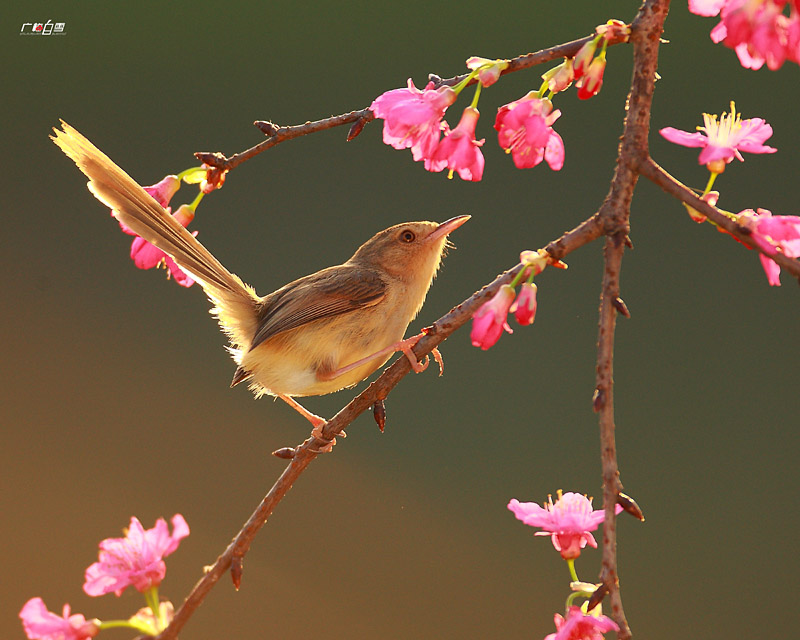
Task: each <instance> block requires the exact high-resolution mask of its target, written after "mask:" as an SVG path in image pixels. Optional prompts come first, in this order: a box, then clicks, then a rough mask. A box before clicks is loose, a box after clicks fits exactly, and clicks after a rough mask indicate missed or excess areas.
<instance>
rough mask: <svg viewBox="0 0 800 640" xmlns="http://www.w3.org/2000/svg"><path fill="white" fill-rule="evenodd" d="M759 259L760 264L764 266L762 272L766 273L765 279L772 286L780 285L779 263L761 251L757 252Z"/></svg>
mask: <svg viewBox="0 0 800 640" xmlns="http://www.w3.org/2000/svg"><path fill="white" fill-rule="evenodd" d="M758 257H759V259H760V260H761V266H762V267H764V273H766V274H767V281H768V282H769V283H770V284H771V285H772V286H773V287H780V286H781V267H780V265H779V264H778V263H777V262H775V261H774V260H772V259H771V258H768V257H767V256H765V255H764V254H763V253H762V254H759V256H758Z"/></svg>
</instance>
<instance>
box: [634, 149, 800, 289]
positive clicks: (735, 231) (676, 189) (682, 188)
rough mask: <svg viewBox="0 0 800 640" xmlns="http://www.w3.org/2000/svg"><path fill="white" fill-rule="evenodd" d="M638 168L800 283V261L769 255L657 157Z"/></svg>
mask: <svg viewBox="0 0 800 640" xmlns="http://www.w3.org/2000/svg"><path fill="white" fill-rule="evenodd" d="M636 169H637V171H638V172H639V173H640V174H642V175H643V176H645V177H646V178H649V179H650V180H652V181H653V182H654V183H655V184H657V185H658V186H659V187H661V188H662V189H663V190H664V191H666V192H667V193H669V194H670V195H673V196H675V197H676V198H677V199H678V200H680V201H681V202H684V203H686V204H687V205H689V206H690V207H692V208H693V209H697V211H699V212H700V213H702V214H703V215H704V216H706V217H707V218H708V219H709V220H711V221H712V222H713V223H714V224H716V225H717V226H718V227H721V228H723V229H725V231H727V232H728V233H730V234H731V235H732V236H733V237H735V238H736V239H737V240H738V241H739V242H741V243H742V244H744V245H746V246H748V247H749V248H751V249H754V250H756V251H758V252H759V253H762V254H764V255H765V256H767V257H768V258H771V259H772V260H774V261H775V262H777V263H778V264H779V265H780V267H781V269H784V270H786V271H787V272H788V273H791V274H792V275H793V276H794V277H795V278H797V280H798V282H800V260H795V259H793V258H789V257H787V256H785V255H784V254H783V253H776V254H770V253H767V252H766V251H764V250H763V249H762V248H761V247H759V246H758V245H757V244H756V243H755V242H753V239H752V238H751V237H750V231H749V229H746V228H745V227H742V226H741V225H739V224H737V223H736V222H735V221H734V220H731V219H730V218H729V217H728V216H726V215H725V214H723V213H721V212H720V211H719V209H717V208H716V207H712V206H711V205H710V204H708V203H707V202H706V201H705V200H701V199H700V198H699V197H698V196H697V194H696V193H695V192H694V191H692V190H691V189H689V187H687V186H686V185H684V184H682V183H681V182H679V181H678V180H676V179H675V178H674V177H673V176H671V175H670V174H669V173H667V172H666V171H664V169H662V168H661V167H660V166H659V165H658V164H657V163H656V162H655V160H653V159H652V158H650V157H645V158H639V159H638V160H637V164H636Z"/></svg>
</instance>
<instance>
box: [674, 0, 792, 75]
mask: <svg viewBox="0 0 800 640" xmlns="http://www.w3.org/2000/svg"><path fill="white" fill-rule="evenodd" d="M787 5H788V6H789V7H790V15H789V16H787V15H785V14H784V9H785V7H786V6H787ZM689 9H690V10H691V11H692V12H693V13H697V14H699V15H708V16H712V15H717V13H719V14H720V17H721V21H720V22H719V24H717V26H715V27H714V28H713V29H712V30H711V39H712V40H713V41H714V42H722V43H723V44H724V45H725V46H727V47H730V48H731V49H734V50H735V51H736V55H737V56H738V57H739V62H740V63H741V64H742V66H744V67H746V68H748V69H759V68H761V66H762V65H763V64H764V63H765V62H766V64H767V66H768V67H769V68H770V69H772V70H773V71H775V70H777V69H779V68H780V67H781V66H782V65H783V63H784V62H785V61H786V60H787V59H789V60H792V61H794V62H800V52H799V51H798V47H797V45H798V40H797V36H798V32H800V15H799V14H798V3H797V2H791V3H787V2H786V0H724V1H723V2H720V1H719V0H716V1H710V0H692V1H690V3H689Z"/></svg>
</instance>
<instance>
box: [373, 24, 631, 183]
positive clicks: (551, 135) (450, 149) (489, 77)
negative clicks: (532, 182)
mask: <svg viewBox="0 0 800 640" xmlns="http://www.w3.org/2000/svg"><path fill="white" fill-rule="evenodd" d="M629 33H630V28H629V27H628V26H627V25H625V24H624V23H622V22H620V21H619V20H610V21H609V22H608V23H607V24H605V25H601V26H600V27H598V28H597V35H596V36H595V37H594V38H592V39H591V40H589V41H587V43H586V44H585V45H584V46H583V47H581V49H580V50H579V51H578V53H577V55H576V56H575V59H574V60H573V59H570V58H566V59H565V60H564V62H563V63H561V64H560V65H558V66H557V67H555V68H553V69H550V70H549V71H548V72H546V73H545V74H544V75H543V76H542V79H543V81H544V83H543V84H542V86H541V88H540V89H539V90H538V91H531V92H529V93H528V94H526V95H525V96H523V97H522V98H520V99H519V100H515V101H513V102H510V103H508V104H505V105H503V106H501V107H500V108H499V109H498V110H497V116H496V117H495V122H494V128H495V129H496V130H497V132H498V143H499V144H500V146H501V147H502V148H503V149H505V150H506V152H507V153H510V154H512V157H513V159H514V164H515V165H516V166H517V168H519V169H527V168H531V167H535V166H536V165H538V164H539V163H540V162H541V161H542V160H545V161H546V162H547V164H548V165H549V166H550V168H551V169H552V170H554V171H558V170H560V169H561V168H562V167H563V166H564V142H563V140H562V139H561V136H559V135H558V134H557V133H556V132H555V131H553V128H552V127H553V124H554V123H555V121H556V120H558V118H559V116H560V115H561V111H559V110H558V109H556V110H555V111H554V110H553V103H552V98H553V96H554V95H555V94H557V93H559V92H561V91H564V90H566V89H567V88H568V87H569V86H570V85H571V84H572V82H573V81H574V80H577V87H578V97H579V98H581V99H582V100H585V99H587V98H591V97H592V96H594V95H597V92H598V91H600V88H601V87H602V86H603V72H604V71H605V67H606V47H607V46H608V42H609V41H610V40H612V39H619V38H624V37H627V35H628V34H629ZM601 43H602V47H601V51H600V53H599V55H597V56H596V57H595V53H596V51H597V48H598V47H599V46H600V45H601ZM508 65H509V62H508V60H490V59H488V58H480V57H477V56H472V57H471V58H469V59H468V60H467V68H468V69H470V73H469V74H467V76H466V77H464V78H463V79H462V80H461V81H460V82H458V83H457V84H455V85H454V86H452V87H450V86H447V85H441V86H438V87H437V86H436V84H435V83H434V82H433V81H431V82H428V84H427V86H426V87H425V88H424V89H418V88H417V87H416V86H415V85H414V83H413V82H412V81H411V79H409V80H408V86H407V87H406V88H402V89H392V90H391V91H387V92H385V93H383V94H381V95H380V96H378V97H377V98H375V100H373V102H372V104H371V105H370V110H371V111H372V112H373V113H374V114H375V117H376V118H381V119H382V120H383V121H384V123H383V141H384V142H385V143H386V144H388V145H389V146H391V147H394V148H395V149H411V154H412V156H413V158H414V160H415V161H417V162H423V164H424V167H425V168H426V169H427V170H428V171H433V172H439V171H443V170H445V169H447V170H448V177H450V178H452V177H453V174H454V173H457V174H458V175H459V177H460V178H461V179H462V180H469V181H472V182H477V181H479V180H481V179H482V178H483V169H484V165H485V159H484V157H483V152H482V151H481V147H482V146H483V144H484V142H485V140H484V139H480V140H478V139H477V135H476V129H477V124H478V119H479V117H480V112H479V111H478V109H477V105H478V98H479V96H480V92H481V89H482V88H483V87H489V86H491V85H493V84H494V83H495V82H497V80H498V79H499V78H500V75H501V74H502V73H503V71H504V70H505V69H507V68H508ZM473 81H474V82H475V84H476V88H475V97H474V98H473V100H472V104H471V105H470V106H468V107H466V108H465V109H464V111H463V113H462V115H461V119H460V121H459V123H458V126H456V128H455V129H450V126H449V125H448V124H447V122H445V121H444V116H445V112H446V111H447V108H448V107H449V106H450V105H452V104H453V103H454V102H455V101H456V99H457V98H458V95H459V94H460V93H461V91H462V90H463V89H464V88H465V87H467V85H469V84H470V83H471V82H473ZM440 82H441V81H440ZM548 92H549V94H548ZM545 94H548V95H547V96H546V95H545Z"/></svg>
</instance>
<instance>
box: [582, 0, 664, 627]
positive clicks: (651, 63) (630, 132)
mask: <svg viewBox="0 0 800 640" xmlns="http://www.w3.org/2000/svg"><path fill="white" fill-rule="evenodd" d="M668 11H669V0H647V2H645V3H644V4H643V5H642V7H641V9H640V10H639V14H638V15H637V17H636V19H635V20H634V21H633V23H632V24H631V38H630V39H631V42H632V44H633V52H634V53H633V77H632V80H631V90H630V92H629V93H628V101H627V113H626V116H625V124H624V132H623V135H622V140H621V141H620V146H619V153H618V156H617V167H616V170H615V172H614V178H613V179H612V182H611V188H610V189H609V192H608V195H607V196H606V199H605V201H604V202H603V205H602V206H601V207H600V211H599V212H598V214H599V217H600V219H601V223H602V226H603V229H604V233H605V234H606V236H607V238H606V243H605V249H604V270H603V285H602V294H601V298H600V311H599V322H598V338H597V378H596V388H595V392H594V398H593V402H594V409H595V411H597V412H598V413H599V428H600V457H601V462H602V477H603V507H604V510H605V520H604V525H603V568H602V571H601V575H600V579H601V582H602V583H603V586H604V591H603V592H604V593H607V594H608V596H609V600H610V602H611V613H612V617H613V618H614V620H615V621H616V623H617V624H618V625H619V627H620V630H619V633H618V638H620V640H627V639H628V638H630V637H631V630H630V627H629V626H628V621H627V619H626V618H625V611H624V609H623V607H622V597H621V595H620V590H619V572H618V569H617V529H616V514H615V507H616V505H617V501H618V497H619V493H620V492H621V490H622V483H621V482H620V480H619V465H618V462H617V454H616V440H615V431H616V425H615V422H614V333H615V329H616V318H617V313H618V312H623V313H626V312H627V307H626V306H625V303H624V302H622V299H621V298H620V296H619V292H620V284H619V283H620V280H619V278H620V269H621V267H622V255H623V253H624V251H625V245H626V243H628V242H629V240H628V232H629V229H630V210H631V201H632V199H633V192H634V189H635V188H636V183H637V181H638V173H637V168H638V162H637V159H638V158H642V157H648V135H649V133H650V109H651V105H652V101H653V91H654V87H655V78H656V69H657V67H658V48H659V43H660V39H661V34H662V32H663V27H664V21H665V20H666V17H667V12H668Z"/></svg>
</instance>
